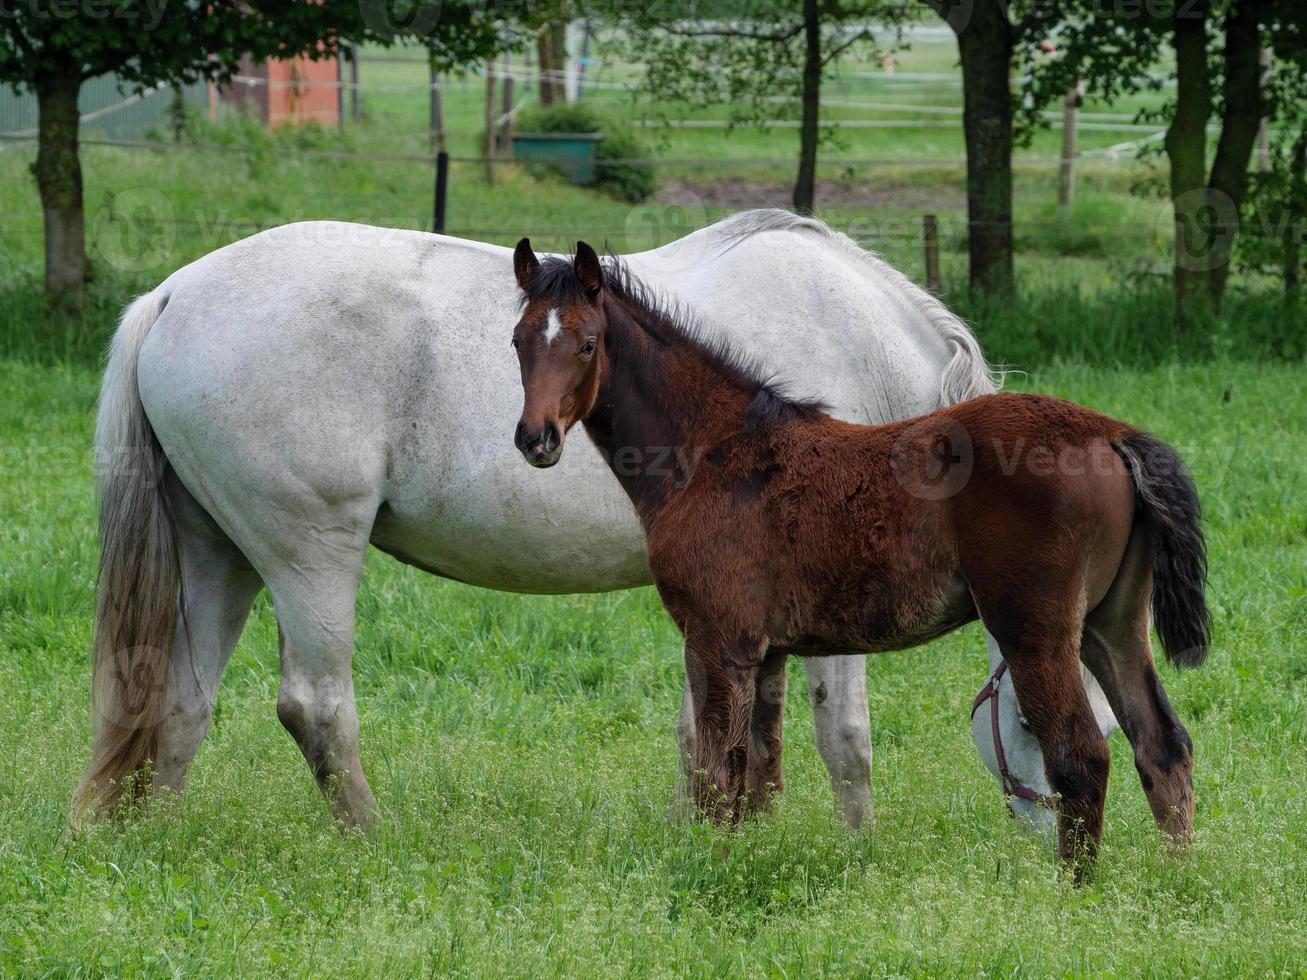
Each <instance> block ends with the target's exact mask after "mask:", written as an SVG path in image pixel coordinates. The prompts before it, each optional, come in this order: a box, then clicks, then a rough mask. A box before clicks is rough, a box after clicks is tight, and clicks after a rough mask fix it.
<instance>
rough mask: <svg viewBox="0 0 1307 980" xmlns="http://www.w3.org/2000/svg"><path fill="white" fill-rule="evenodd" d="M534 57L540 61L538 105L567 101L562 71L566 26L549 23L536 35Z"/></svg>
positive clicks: (565, 59)
mask: <svg viewBox="0 0 1307 980" xmlns="http://www.w3.org/2000/svg"><path fill="white" fill-rule="evenodd" d="M536 55H537V57H538V58H539V61H540V104H541V105H554V104H555V103H563V102H566V101H567V86H566V83H565V82H564V79H563V75H562V71H563V69H564V68H565V67H566V62H567V24H566V23H565V22H563V21H551V22H549V23H548V24H544V25H542V26H541V28H540V33H539V34H537V35H536Z"/></svg>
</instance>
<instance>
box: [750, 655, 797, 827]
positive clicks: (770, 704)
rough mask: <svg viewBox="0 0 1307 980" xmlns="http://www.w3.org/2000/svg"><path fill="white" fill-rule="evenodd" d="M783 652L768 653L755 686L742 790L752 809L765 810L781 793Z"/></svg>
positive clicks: (783, 694) (784, 657)
mask: <svg viewBox="0 0 1307 980" xmlns="http://www.w3.org/2000/svg"><path fill="white" fill-rule="evenodd" d="M788 659H789V655H788V654H786V653H785V652H784V651H783V650H768V651H767V654H766V656H764V657H763V659H762V666H760V667H759V668H758V676H757V680H756V683H755V685H754V698H753V720H752V723H751V724H750V726H749V766H748V772H747V773H746V775H745V789H746V791H747V793H748V806H749V809H751V810H759V811H768V810H770V809H771V807H772V802H773V798H774V797H775V796H778V795H779V794H780V793H781V792H783V790H784V788H785V787H784V784H783V783H782V781H781V724H782V721H783V719H784V716H785V681H786V677H785V661H786V660H788Z"/></svg>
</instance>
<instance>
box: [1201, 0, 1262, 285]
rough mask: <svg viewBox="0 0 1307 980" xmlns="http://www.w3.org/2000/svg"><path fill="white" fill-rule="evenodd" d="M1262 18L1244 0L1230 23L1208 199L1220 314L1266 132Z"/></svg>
mask: <svg viewBox="0 0 1307 980" xmlns="http://www.w3.org/2000/svg"><path fill="white" fill-rule="evenodd" d="M1260 14H1261V4H1259V3H1256V2H1254V0H1241V2H1239V3H1237V4H1235V6H1234V10H1233V11H1232V12H1231V13H1230V14H1229V16H1227V17H1226V20H1225V105H1224V108H1223V111H1222V116H1221V138H1220V140H1219V141H1218V142H1217V144H1216V157H1215V159H1214V160H1213V161H1212V176H1211V179H1210V180H1209V181H1208V187H1209V191H1208V194H1209V195H1210V196H1211V199H1212V203H1213V207H1214V208H1215V209H1216V214H1217V216H1218V221H1219V222H1220V224H1219V225H1218V227H1217V228H1216V229H1215V231H1216V241H1215V243H1214V245H1213V248H1212V274H1211V280H1210V282H1209V283H1208V287H1209V288H1210V289H1211V292H1212V308H1213V309H1214V310H1219V309H1220V308H1221V298H1222V297H1223V296H1224V295H1225V283H1226V280H1228V279H1229V277H1230V262H1231V260H1232V259H1233V257H1234V243H1235V239H1236V238H1238V235H1239V222H1240V219H1241V217H1242V214H1243V202H1244V197H1245V196H1246V193H1247V190H1248V165H1249V164H1250V163H1251V162H1252V156H1253V147H1254V146H1255V145H1256V144H1257V132H1258V130H1259V129H1260V128H1261V120H1262V79H1261V74H1262V66H1261V53H1262V52H1261V33H1260V31H1259V29H1258V23H1257V21H1258V16H1259V15H1260Z"/></svg>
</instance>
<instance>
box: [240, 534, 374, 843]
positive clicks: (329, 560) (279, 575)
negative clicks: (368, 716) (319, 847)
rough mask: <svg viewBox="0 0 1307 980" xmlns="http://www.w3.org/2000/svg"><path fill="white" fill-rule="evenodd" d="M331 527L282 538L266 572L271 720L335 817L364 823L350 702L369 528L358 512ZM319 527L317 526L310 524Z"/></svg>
mask: <svg viewBox="0 0 1307 980" xmlns="http://www.w3.org/2000/svg"><path fill="white" fill-rule="evenodd" d="M330 518H331V524H329V525H328V527H330V530H323V531H321V532H318V533H317V534H315V535H313V536H311V537H309V538H307V539H306V540H301V541H296V542H294V543H291V542H290V541H287V540H283V541H282V545H283V547H285V548H286V549H287V551H288V553H287V554H286V555H285V559H284V564H283V565H282V566H281V567H280V568H279V569H277V570H276V571H266V572H265V579H266V580H267V583H268V591H269V593H271V595H272V601H273V605H274V606H275V607H276V611H277V633H278V641H279V645H280V647H281V690H280V691H279V693H278V695H277V717H278V718H279V719H280V720H281V723H282V725H283V726H284V727H285V728H286V730H287V731H288V732H290V734H291V736H292V737H293V738H294V739H295V741H296V742H297V743H298V744H299V747H300V751H302V752H303V753H304V758H305V760H306V761H307V762H308V764H309V768H310V769H312V770H313V775H314V776H315V778H316V779H317V781H318V786H319V788H321V790H322V792H323V795H324V796H326V797H327V799H328V800H329V801H330V802H331V805H332V809H333V810H334V812H335V814H336V817H337V819H339V820H340V821H342V822H343V823H345V824H347V825H350V826H368V825H370V824H372V823H374V822H375V821H376V819H377V816H378V812H377V801H376V798H375V797H373V795H372V790H371V789H370V788H369V787H368V781H367V778H366V777H365V776H364V775H363V766H362V763H361V762H360V761H359V721H358V710H357V708H356V707H355V704H354V678H353V674H352V671H351V666H352V662H353V657H354V599H355V594H356V593H357V591H358V582H359V576H360V575H361V574H362V571H363V558H364V554H365V551H366V548H367V539H368V530H369V529H370V525H371V520H370V518H369V519H368V520H367V522H366V524H364V521H363V519H362V515H361V514H359V515H355V519H354V520H352V521H351V519H350V516H349V515H347V514H332V515H330ZM317 526H321V525H317Z"/></svg>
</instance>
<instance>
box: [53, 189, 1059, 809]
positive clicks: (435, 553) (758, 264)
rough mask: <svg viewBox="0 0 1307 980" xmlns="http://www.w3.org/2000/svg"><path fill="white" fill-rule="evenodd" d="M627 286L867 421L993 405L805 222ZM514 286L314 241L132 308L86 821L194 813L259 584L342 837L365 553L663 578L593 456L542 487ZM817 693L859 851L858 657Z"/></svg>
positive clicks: (969, 348)
mask: <svg viewBox="0 0 1307 980" xmlns="http://www.w3.org/2000/svg"><path fill="white" fill-rule="evenodd" d="M818 256H819V257H820V259H821V260H820V261H818V260H817V257H818ZM627 261H628V262H629V264H630V267H631V269H632V270H633V271H634V272H635V273H636V274H637V275H639V276H640V277H641V278H643V279H644V280H645V281H647V282H649V283H651V284H654V285H656V286H658V287H659V288H661V289H662V290H664V291H666V292H667V293H668V294H670V295H671V296H673V297H675V298H678V299H680V300H682V301H684V302H686V303H689V304H692V305H693V306H694V307H695V308H696V310H697V311H698V313H699V314H700V316H701V318H702V320H703V323H704V324H705V329H706V330H708V331H719V332H720V333H721V335H722V336H723V338H724V339H727V340H729V342H730V343H731V344H732V345H734V346H736V347H738V348H740V349H742V350H744V351H747V352H750V353H751V354H753V355H755V356H756V357H757V358H758V359H759V361H760V362H762V363H763V364H764V365H765V366H767V367H769V368H771V369H772V370H774V371H775V373H776V374H777V375H778V376H779V377H781V378H784V379H785V380H786V381H787V382H788V384H789V385H790V387H791V389H792V390H793V392H794V393H795V394H796V395H798V396H812V397H818V398H821V399H822V400H823V401H825V402H826V403H827V404H828V405H830V406H831V407H832V409H833V411H834V412H835V414H836V415H838V416H840V417H842V418H845V419H848V420H850V421H857V422H869V423H875V422H886V421H890V420H893V419H898V418H903V417H907V416H910V415H916V414H920V413H923V412H927V411H930V410H932V409H934V408H936V407H938V406H940V405H941V404H947V403H950V402H953V401H958V400H962V399H965V398H970V397H973V396H976V395H979V394H982V393H985V392H989V391H992V390H993V388H994V383H993V380H992V378H991V374H990V372H989V370H988V368H987V367H986V364H985V361H984V358H983V356H982V354H981V351H980V348H979V346H978V345H977V344H976V341H975V339H974V338H973V337H972V335H971V333H970V332H969V331H968V330H967V328H966V326H965V325H964V324H963V323H962V322H961V321H960V320H958V319H957V317H955V316H953V315H952V314H951V313H950V312H949V311H948V310H947V309H946V308H945V307H944V306H943V305H942V304H941V303H940V302H939V301H938V300H937V299H935V298H934V297H933V296H931V295H930V294H929V293H927V292H925V291H924V290H922V289H920V288H919V287H917V286H916V285H915V284H913V283H912V282H911V281H910V280H908V279H907V278H906V277H905V276H903V275H902V274H901V273H899V272H898V271H896V270H895V269H893V268H892V267H891V266H889V265H887V264H886V263H885V262H883V261H881V260H880V259H879V258H877V257H875V256H873V255H871V254H869V253H867V252H864V251H863V250H861V249H860V248H858V246H857V245H856V244H855V243H854V242H853V241H852V240H851V239H849V238H847V237H846V236H844V235H841V234H839V233H837V232H835V231H833V230H831V229H830V228H829V227H827V226H826V225H825V224H823V223H822V222H819V221H816V220H814V219H812V218H802V217H796V216H794V215H791V214H788V213H786V212H781V211H754V212H746V213H743V214H740V215H736V216H734V217H732V218H729V219H726V220H725V221H722V222H720V223H718V224H716V225H713V226H711V227H709V228H706V229H704V230H701V231H699V232H696V233H694V234H692V235H689V236H687V237H686V238H684V239H681V240H680V241H677V242H674V243H672V244H671V245H668V246H665V247H663V248H660V249H657V250H654V251H651V252H645V253H640V254H636V255H631V256H628V257H627ZM512 277H513V273H512V261H511V253H510V252H509V251H508V250H507V249H504V248H499V247H497V246H492V245H485V244H480V243H476V242H470V241H464V240H461V239H455V238H447V237H443V236H436V235H429V234H424V233H421V232H412V231H398V230H390V229H380V228H373V227H370V226H366V225H353V224H343V223H336V222H306V223H301V224H294V225H288V226H285V227H281V228H276V229H273V230H270V231H266V232H263V233H261V234H258V235H255V236H253V237H251V238H248V239H245V240H244V241H240V242H237V243H235V244H233V245H230V246H227V247H226V248H223V249H220V250H219V251H217V252H214V253H212V254H210V255H207V256H205V257H204V258H202V259H200V260H198V261H196V262H194V263H192V264H190V265H188V266H186V267H184V268H182V269H180V270H178V271H177V272H176V273H174V274H173V275H172V276H170V277H169V278H168V279H167V280H165V281H164V282H163V283H162V284H161V285H160V286H159V287H157V288H156V289H155V290H154V291H152V292H150V293H148V294H146V295H145V296H142V297H140V298H139V299H137V300H136V301H135V302H134V303H133V304H132V305H131V306H130V307H129V308H128V309H127V311H126V312H125V314H124V316H123V320H122V323H121V324H120V326H119V328H118V331H117V334H116V335H115V337H114V341H113V346H112V350H111V355H110V359H109V364H108V369H107V371H106V374H105V378H104V384H103V389H102V392H101V401H100V412H99V422H98V427H97V432H96V454H97V474H98V489H99V497H100V508H101V512H100V522H101V535H102V556H101V576H100V592H99V599H98V608H97V616H96V639H95V683H94V694H95V697H94V701H95V706H96V717H95V742H94V750H93V752H94V755H93V759H92V762H91V765H90V768H89V771H88V773H87V775H86V778H85V780H84V781H83V784H82V786H81V788H80V789H79V791H78V794H77V799H76V800H75V802H74V807H73V816H74V820H75V821H76V820H79V819H81V818H82V817H84V816H89V815H91V814H93V813H96V812H99V811H101V810H103V809H105V808H107V807H109V806H112V805H113V804H114V803H115V802H116V801H117V800H118V799H119V798H120V797H121V796H122V795H123V792H124V789H126V788H130V789H131V790H132V792H133V794H143V793H146V792H149V791H151V790H152V789H154V788H168V789H171V790H176V791H180V790H181V788H182V786H183V783H184V780H185V776H186V770H187V767H188V766H189V764H190V762H191V760H192V759H193V758H194V756H195V753H196V750H197V748H198V746H199V744H200V740H201V739H202V738H203V736H204V734H205V731H206V730H207V728H208V725H209V721H210V718H211V715H212V710H213V704H214V697H215V693H216V691H217V687H218V683H219V680H220V678H221V675H222V672H223V669H224V667H225V665H226V663H227V660H228V657H229V656H230V654H231V651H232V648H233V647H234V646H235V644H236V641H237V639H238V637H239V636H240V633H241V630H242V627H243V625H244V622H245V619H246V616H247V614H248V612H249V609H250V606H251V604H252V602H253V600H254V597H255V596H256V594H257V593H258V592H259V591H260V590H261V589H262V588H265V587H266V588H267V589H268V591H269V593H270V595H271V598H272V601H273V605H274V607H275V610H276V616H277V623H278V627H279V637H280V648H281V687H280V692H279V696H278V700H277V714H278V717H279V718H280V720H281V721H282V723H283V724H284V725H285V727H286V728H287V729H288V730H289V731H290V733H291V735H293V736H294V738H295V739H296V741H297V742H298V743H299V745H300V748H301V749H302V751H303V753H304V756H305V758H306V759H307V761H308V763H309V765H310V766H311V767H312V769H313V771H314V773H315V775H316V776H317V778H318V781H319V783H320V785H321V786H322V788H323V790H324V792H326V793H327V794H328V795H329V798H330V799H331V800H332V803H333V806H334V808H335V811H336V813H337V815H338V816H339V817H340V818H341V819H343V820H345V821H346V822H349V823H355V824H366V823H368V822H370V821H371V820H372V819H373V818H374V817H375V815H376V813H377V804H376V800H375V798H374V797H373V795H372V792H371V790H370V788H369V787H368V783H367V780H366V778H365V776H364V773H363V769H362V766H361V765H360V761H359V751H358V718H357V714H356V710H355V702H354V688H353V680H352V676H351V660H352V654H353V639H354V601H355V592H356V589H357V586H358V581H359V576H360V573H361V571H362V567H363V560H364V555H365V552H366V549H367V546H368V544H369V543H371V544H373V545H375V546H376V547H377V548H379V549H381V550H383V551H385V552H388V553H389V554H392V555H394V556H395V557H397V558H399V559H400V560H401V561H405V562H407V563H410V564H413V565H416V566H418V567H420V568H423V569H425V570H427V571H430V572H433V573H435V574H438V575H442V576H445V577H448V578H452V579H457V580H459V581H462V582H468V583H472V584H475V585H481V586H485V587H489V588H495V589H506V590H512V591H518V592H536V593H567V592H589V591H608V590H613V589H621V588H629V587H632V586H637V585H642V584H645V583H647V582H648V581H649V574H648V570H647V568H646V565H645V558H644V551H643V540H642V536H641V533H640V528H639V524H638V523H637V521H636V520H635V517H634V515H633V514H632V513H631V510H630V505H629V503H628V502H627V500H626V499H625V497H624V496H623V495H622V493H621V491H620V489H619V488H618V486H617V484H616V483H615V481H613V480H612V478H611V476H610V475H609V473H608V472H607V471H606V467H605V465H604V463H603V461H602V460H601V459H600V458H599V457H598V454H597V453H596V452H595V451H594V450H593V449H592V448H591V447H590V446H589V445H583V446H579V447H578V449H579V451H576V452H573V453H569V454H568V456H567V459H566V461H565V462H564V464H563V465H560V466H558V467H555V468H554V469H552V470H550V471H549V472H547V473H536V472H532V471H530V470H529V469H528V468H526V467H523V466H522V465H521V461H520V459H518V458H517V452H516V450H515V449H514V448H513V440H512V438H511V435H512V432H513V427H514V424H515V422H516V420H517V417H518V414H519V410H520V407H521V397H522V396H521V392H520V389H519V384H518V379H517V376H516V375H517V365H516V359H515V358H514V357H513V352H512V350H511V349H510V347H509V345H508V343H507V340H506V338H507V337H508V334H509V330H510V328H511V325H512V323H513V322H514V320H515V318H516V315H517V311H516V310H515V309H514V307H513V297H515V296H516V290H515V289H514V284H513V278H512ZM812 310H820V311H821V321H820V322H818V323H813V322H812V321H811V311H812ZM800 324H801V325H802V329H799V325H800ZM179 599H180V601H179ZM806 671H807V676H808V683H809V688H810V692H811V696H812V701H813V711H814V716H815V721H816V730H817V743H818V746H819V748H820V751H821V754H822V756H823V759H824V761H825V763H826V765H827V768H828V769H829V772H830V776H831V780H832V783H833V786H834V788H835V790H836V793H837V796H838V798H839V801H840V803H841V805H842V808H843V812H844V814H845V817H846V819H847V820H848V822H849V823H850V824H851V825H852V826H855V827H856V826H858V825H859V824H860V823H861V822H862V821H863V820H864V819H865V818H866V816H867V813H868V808H869V806H870V786H869V780H870V771H871V745H870V740H869V737H868V730H869V724H868V714H867V699H866V677H865V673H864V665H863V658H862V657H847V658H844V657H830V658H824V659H817V660H813V661H811V662H809V663H808V664H807V665H806ZM686 707H688V700H687V701H686V702H685V703H684V704H683V709H682V717H681V723H680V724H679V725H678V728H677V731H678V737H679V739H680V742H681V746H682V765H683V767H684V765H685V760H686V759H688V758H689V756H690V754H691V753H690V748H691V747H692V739H693V724H692V719H691V718H690V717H689V715H688V714H687V712H686V710H685V709H686ZM1035 751H1036V753H1037V752H1038V749H1037V748H1036V749H1035ZM982 755H983V748H982ZM151 770H152V773H153V778H150V773H151Z"/></svg>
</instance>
